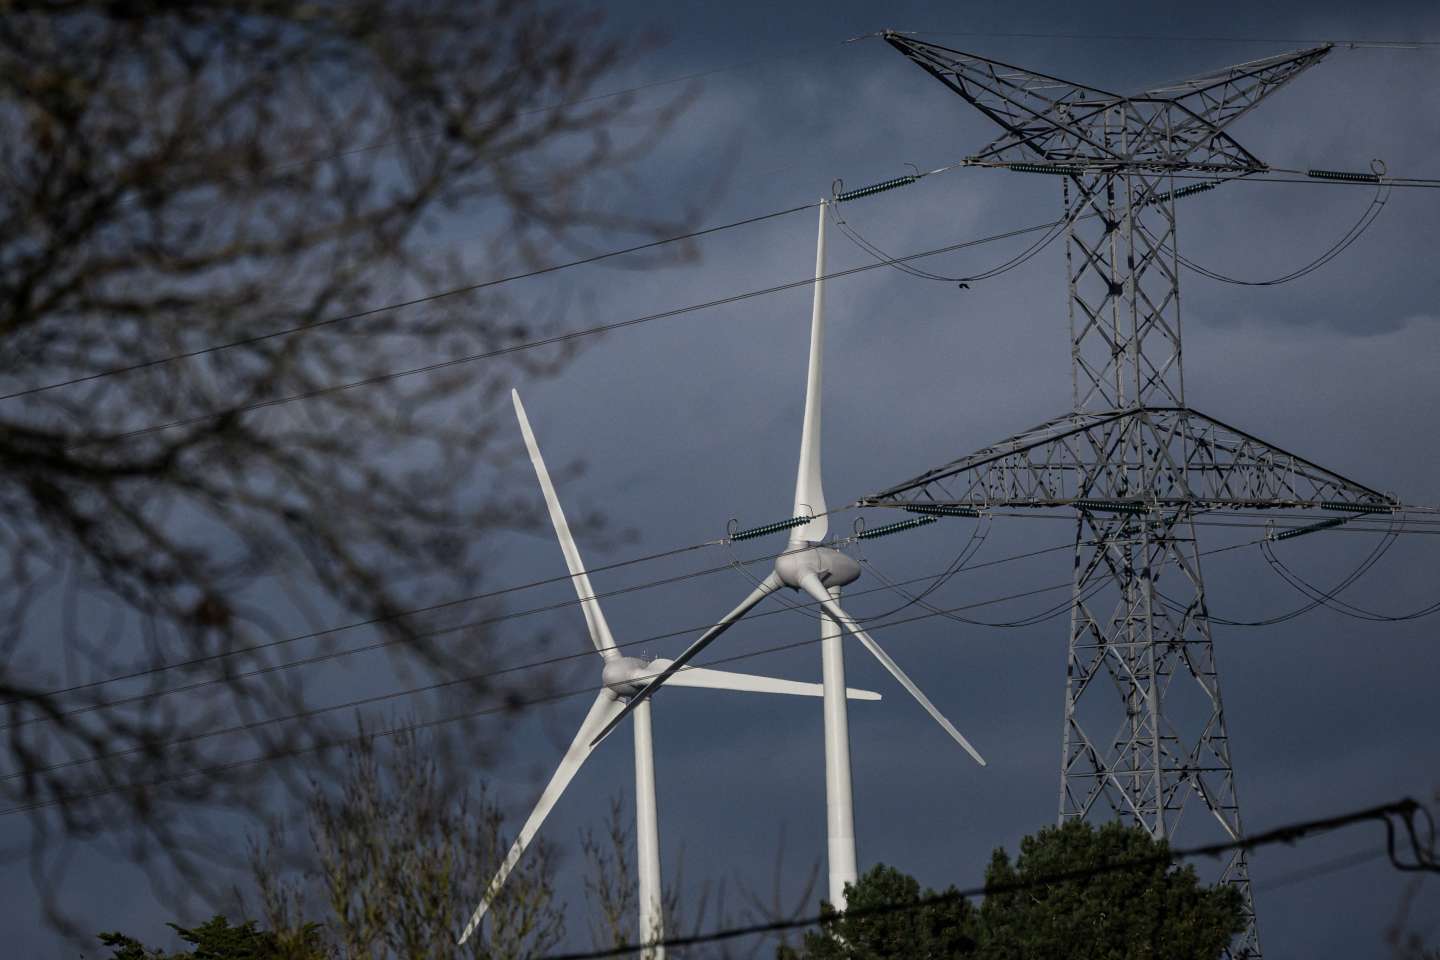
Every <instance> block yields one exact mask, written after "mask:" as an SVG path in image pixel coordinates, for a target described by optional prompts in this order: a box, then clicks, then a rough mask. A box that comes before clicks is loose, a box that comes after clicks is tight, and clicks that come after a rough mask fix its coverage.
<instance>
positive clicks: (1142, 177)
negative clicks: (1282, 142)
mask: <svg viewBox="0 0 1440 960" xmlns="http://www.w3.org/2000/svg"><path fill="white" fill-rule="evenodd" d="M885 39H886V41H887V42H888V43H890V44H891V45H892V46H894V47H895V48H896V49H898V50H900V51H901V52H902V53H904V54H905V55H906V56H907V57H909V58H910V59H911V60H913V61H914V62H915V63H917V64H919V65H920V66H921V67H923V68H924V69H925V70H926V71H928V72H929V73H930V74H932V75H933V76H935V77H936V78H937V79H939V80H940V81H941V82H942V83H944V84H945V85H946V86H948V87H949V88H950V89H952V90H954V91H955V92H956V93H958V94H959V95H960V96H961V97H963V98H964V99H965V100H967V101H968V102H969V103H970V104H971V105H973V106H974V107H976V108H977V109H979V110H980V111H981V112H982V113H984V114H985V115H986V116H988V117H989V118H990V119H992V120H994V121H995V122H996V123H998V124H999V125H1000V126H1001V127H1002V128H1004V133H1003V134H1002V135H1001V136H1000V138H999V139H997V140H995V141H994V142H993V143H991V144H990V145H989V146H987V147H985V148H984V149H983V150H981V151H980V152H979V153H977V154H975V155H974V156H972V157H970V158H968V160H967V162H968V163H969V164H972V165H979V166H997V167H1004V168H1009V169H1011V170H1020V171H1024V172H1030V173H1050V174H1055V175H1058V176H1059V177H1061V178H1063V180H1062V182H1063V184H1064V199H1065V213H1066V216H1065V227H1064V229H1065V231H1066V240H1067V248H1066V267H1067V276H1068V281H1069V284H1068V293H1069V297H1068V299H1069V319H1070V349H1071V376H1072V379H1073V385H1074V386H1073V389H1074V409H1073V410H1072V412H1070V413H1069V414H1067V415H1065V416H1062V417H1059V418H1056V419H1054V420H1052V421H1049V422H1047V423H1044V424H1041V425H1040V426H1038V427H1035V428H1033V429H1031V430H1028V431H1025V432H1024V433H1022V434H1020V435H1018V436H1015V437H1012V438H1010V439H1008V440H1005V441H1003V442H1001V443H999V444H996V445H995V446H993V447H989V448H987V449H985V450H982V451H979V452H978V453H975V454H973V455H971V456H968V457H964V458H961V459H960V460H956V461H954V462H951V463H949V464H946V465H945V466H942V467H939V468H937V469H935V470H932V471H930V472H929V473H926V474H923V475H921V476H919V477H916V478H914V479H912V480H909V481H906V482H904V483H901V484H898V485H896V486H893V487H891V488H889V489H887V490H885V491H882V492H880V493H877V494H875V495H873V496H871V497H868V498H866V500H865V501H863V502H865V503H868V504H870V505H875V506H899V507H910V508H911V509H917V508H918V509H922V510H923V509H925V507H926V506H929V507H930V508H931V509H934V508H935V507H938V506H952V507H955V506H958V507H973V508H978V509H985V508H999V507H1010V508H1013V507H1033V508H1065V509H1072V510H1074V511H1075V512H1076V514H1077V518H1078V522H1077V526H1076V538H1075V567H1074V581H1073V594H1072V606H1071V618H1070V635H1069V659H1068V669H1067V676H1066V685H1065V720H1064V735H1063V749H1062V756H1061V767H1060V814H1059V819H1060V821H1062V822H1063V821H1065V820H1068V819H1072V818H1084V817H1089V816H1092V815H1097V814H1103V813H1106V812H1109V813H1110V814H1112V815H1115V816H1119V817H1121V818H1123V819H1125V820H1128V821H1129V822H1132V823H1137V824H1140V825H1143V826H1144V827H1145V828H1146V829H1147V830H1148V831H1149V832H1150V833H1151V834H1152V835H1153V836H1155V837H1158V838H1166V839H1168V838H1171V837H1172V836H1174V835H1175V833H1176V830H1177V828H1179V827H1180V825H1181V820H1182V817H1183V815H1184V814H1185V812H1186V810H1187V807H1194V806H1195V805H1196V804H1198V805H1199V807H1200V808H1202V809H1203V811H1204V813H1205V814H1206V815H1208V816H1211V817H1213V818H1214V819H1215V820H1216V821H1218V823H1219V826H1220V828H1221V829H1222V830H1223V832H1224V834H1225V835H1227V836H1228V837H1230V838H1231V839H1239V838H1240V837H1242V836H1243V835H1244V830H1243V827H1242V825H1241V819H1240V807H1239V802H1238V799H1237V797H1236V790H1235V779H1234V772H1233V765H1232V763H1231V755H1230V740H1229V736H1228V734H1227V731H1226V727H1225V716H1224V711H1223V709H1222V706H1221V699H1220V685H1219V680H1218V675H1217V671H1216V665H1215V653H1214V648H1213V644H1212V641H1211V635H1210V624H1209V620H1208V618H1207V614H1206V605H1205V584H1204V580H1203V578H1202V576H1201V571H1200V561H1199V553H1198V550H1197V547H1196V541H1195V532H1194V523H1193V520H1194V517H1195V516H1196V514H1197V513H1200V512H1204V511H1206V510H1211V509H1216V508H1224V509H1237V508H1251V507H1255V508H1277V507H1282V508H1283V507H1291V508H1300V507H1308V508H1325V509H1332V510H1348V511H1351V512H1353V511H1358V510H1371V511H1383V510H1388V509H1389V505H1390V502H1391V501H1390V500H1389V499H1388V498H1386V497H1385V496H1383V495H1382V494H1380V493H1378V492H1376V491H1374V490H1372V489H1370V488H1368V487H1365V486H1362V485H1360V484H1357V483H1354V482H1353V481H1350V480H1347V479H1346V478H1344V477H1341V476H1339V475H1337V474H1335V473H1333V472H1331V471H1328V470H1325V469H1324V468H1322V467H1319V466H1316V465H1315V464H1313V463H1311V462H1309V461H1307V460H1304V459H1301V458H1300V457H1297V456H1295V455H1293V454H1290V453H1287V452H1285V451H1283V450H1280V449H1279V448H1277V447H1274V446H1271V445H1269V444H1267V443H1264V442H1263V441H1260V440H1258V439H1256V438H1255V437H1252V436H1250V435H1248V434H1245V433H1243V432H1242V431H1240V430H1238V429H1236V428H1234V427H1230V426H1228V425H1226V424H1222V423H1220V422H1219V421H1217V420H1215V419H1213V418H1211V417H1208V416H1206V415H1204V414H1201V413H1199V412H1197V411H1195V410H1192V409H1190V408H1188V407H1187V406H1186V405H1185V383H1184V375H1183V369H1182V363H1181V358H1182V351H1181V338H1180V294H1179V269H1178V255H1177V252H1176V234H1175V202H1176V200H1177V199H1178V198H1180V197H1184V196H1187V195H1189V194H1191V193H1197V192H1201V191H1202V190H1205V189H1209V188H1210V187H1212V186H1215V185H1216V184H1218V183H1220V182H1223V181H1224V180H1227V179H1232V178H1235V177H1243V176H1247V175H1250V174H1254V173H1259V172H1262V171H1264V170H1266V169H1267V168H1266V166H1265V164H1263V163H1262V162H1261V161H1259V160H1258V159H1256V158H1255V157H1254V156H1253V155H1252V154H1250V153H1249V152H1248V151H1247V150H1245V148H1243V147H1242V146H1240V144H1238V143H1237V142H1236V141H1235V140H1234V139H1232V138H1231V137H1230V136H1229V134H1228V133H1226V128H1227V127H1229V125H1230V124H1231V123H1233V122H1234V121H1235V120H1236V119H1237V118H1239V117H1240V116H1242V115H1243V114H1245V113H1246V112H1248V111H1249V110H1250V109H1251V108H1253V107H1254V106H1255V105H1256V104H1257V103H1259V102H1260V100H1261V99H1263V98H1264V97H1265V96H1267V95H1268V94H1270V93H1272V92H1274V91H1275V90H1277V89H1278V88H1280V87H1281V86H1282V85H1284V84H1285V83H1286V82H1287V81H1289V80H1290V79H1291V78H1293V77H1294V76H1295V75H1296V74H1298V73H1300V72H1301V71H1302V70H1304V69H1306V68H1307V67H1309V66H1312V65H1313V64H1315V63H1316V62H1318V61H1319V60H1320V59H1322V58H1323V57H1324V56H1325V55H1326V54H1327V53H1328V52H1329V50H1330V47H1329V46H1328V45H1327V46H1321V47H1316V48H1314V49H1310V50H1304V51H1300V52H1298V53H1290V54H1284V55H1281V56H1276V57H1270V58H1266V59H1263V60H1257V61H1253V62H1250V63H1244V64H1239V65H1237V66H1233V67H1229V68H1226V69H1224V70H1220V71H1218V72H1216V73H1213V74H1209V75H1206V76H1203V77H1198V78H1195V79H1192V80H1188V81H1184V82H1182V83H1177V84H1174V85H1172V86H1168V87H1163V88H1160V89H1156V90H1150V91H1147V92H1144V93H1141V94H1138V95H1136V96H1129V97H1127V96H1121V95H1118V94H1113V93H1109V92H1106V91H1104V90H1099V89H1096V88H1094V87H1088V86H1084V85H1082V84H1077V83H1072V82H1070V81H1067V80H1060V79H1058V78H1055V77H1050V76H1046V75H1044V74H1040V73H1035V72H1033V71H1030V70H1026V69H1023V68H1020V67H1014V66H1010V65H1008V64H1004V63H1001V62H999V61H996V60H991V59H988V58H985V57H979V56H974V55H971V54H966V53H961V52H959V51H956V50H951V49H948V48H946V47H941V46H937V45H935V44H931V43H926V42H923V41H919V40H916V39H913V38H911V37H908V36H903V35H899V34H893V33H891V34H886V35H885ZM1162 588H1163V592H1162ZM1106 678H1108V681H1107V679H1106ZM1117 693H1118V698H1117V697H1116V694H1117ZM1222 879H1223V880H1224V881H1225V882H1228V883H1232V884H1234V885H1235V886H1236V888H1237V889H1239V891H1240V893H1241V895H1242V898H1243V901H1244V904H1245V910H1246V915H1247V917H1248V926H1247V929H1246V930H1245V932H1244V933H1243V934H1242V935H1241V936H1240V937H1239V938H1238V939H1237V940H1236V942H1235V943H1234V944H1233V945H1232V948H1231V955H1232V956H1234V957H1259V956H1260V944H1259V938H1258V935H1257V933H1256V928H1255V922H1254V905H1253V901H1252V899H1251V895H1250V879H1249V865H1248V862H1247V858H1246V855H1245V853H1244V852H1243V851H1239V852H1237V853H1235V854H1234V855H1233V856H1232V857H1231V858H1230V859H1229V861H1228V862H1227V863H1226V864H1225V866H1224V868H1223V872H1222Z"/></svg>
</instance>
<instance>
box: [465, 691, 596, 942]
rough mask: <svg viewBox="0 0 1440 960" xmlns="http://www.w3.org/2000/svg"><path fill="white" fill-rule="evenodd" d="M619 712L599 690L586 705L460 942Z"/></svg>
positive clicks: (472, 915)
mask: <svg viewBox="0 0 1440 960" xmlns="http://www.w3.org/2000/svg"><path fill="white" fill-rule="evenodd" d="M619 712H620V701H618V700H616V699H615V698H614V697H612V696H611V695H610V691H609V690H601V691H600V695H599V696H597V697H596V698H595V702H594V703H593V704H591V706H590V712H589V713H587V714H586V715H585V721H584V722H583V723H581V724H580V729H579V730H578V731H577V732H576V734H575V739H574V740H572V741H570V747H569V749H567V750H566V751H565V756H564V757H563V758H562V759H561V761H560V766H559V767H557V768H556V770H555V774H554V775H553V776H552V777H551V778H550V782H549V783H548V784H546V785H545V791H544V792H543V793H541V794H540V800H539V802H537V803H536V804H535V809H534V810H532V811H530V818H529V819H528V820H526V821H525V825H524V826H522V827H521V828H520V832H519V833H518V834H517V835H516V836H515V842H514V843H513V844H512V845H511V847H510V852H509V853H507V854H506V855H505V860H504V861H503V862H502V863H501V864H500V869H499V870H498V871H496V873H495V879H493V880H491V881H490V886H488V887H486V888H485V896H484V897H483V898H482V899H481V900H480V905H479V906H478V907H476V908H475V912H474V913H473V914H471V915H470V922H469V923H467V924H466V925H465V932H464V933H462V934H460V943H464V942H465V941H466V940H468V939H470V935H471V934H472V933H474V932H475V930H476V929H477V928H478V927H479V926H480V919H481V918H482V917H484V916H485V911H486V910H487V909H489V907H490V902H491V901H492V900H494V899H495V895H496V894H498V893H499V892H500V888H501V887H502V886H504V885H505V878H506V877H508V876H510V871H512V870H514V869H515V865H516V864H517V863H519V862H520V857H521V856H522V855H523V854H524V853H525V848H526V847H527V846H529V845H530V841H531V840H532V839H533V838H534V837H535V833H536V831H538V830H539V829H540V825H541V824H542V823H544V822H545V817H546V816H547V815H548V814H549V813H550V810H551V808H552V807H554V806H555V803H556V801H557V800H559V799H560V795H561V794H562V793H564V792H565V788H566V787H568V786H570V781H571V780H573V779H575V774H576V773H578V772H579V770H580V765H581V764H583V763H584V762H585V759H586V758H587V757H588V756H590V753H591V751H592V750H594V749H595V748H594V745H593V743H592V742H591V741H592V738H593V737H594V736H595V732H596V731H597V730H599V729H600V728H601V727H603V726H604V725H605V724H606V722H607V721H609V720H610V718H611V717H613V716H614V715H615V714H617V713H619Z"/></svg>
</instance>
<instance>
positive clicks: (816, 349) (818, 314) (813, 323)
mask: <svg viewBox="0 0 1440 960" xmlns="http://www.w3.org/2000/svg"><path fill="white" fill-rule="evenodd" d="M828 213H829V206H828V204H825V203H821V204H820V229H819V234H818V236H817V238H816V241H815V293H814V297H815V299H814V303H813V305H812V307H811V311H810V369H809V373H808V374H807V376H806V378H805V424H804V426H803V427H802V428H801V431H800V467H799V469H798V470H797V471H796V473H795V512H794V513H793V514H792V516H796V517H803V516H807V515H809V516H813V517H814V518H815V519H814V520H811V521H810V522H809V523H807V524H805V525H804V526H802V527H796V528H795V529H794V531H792V532H791V534H790V539H791V540H794V541H802V540H803V541H809V542H811V543H819V542H820V541H821V540H824V539H825V534H826V533H828V532H829V530H830V519H829V517H828V516H826V512H827V510H828V509H829V508H828V507H826V506H825V490H824V488H823V487H822V485H821V482H820V373H821V367H822V361H823V359H824V352H825V284H824V283H823V282H822V281H821V279H820V278H821V277H823V276H824V275H825V217H826V215H827V214H828Z"/></svg>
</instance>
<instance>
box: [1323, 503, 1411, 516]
mask: <svg viewBox="0 0 1440 960" xmlns="http://www.w3.org/2000/svg"><path fill="white" fill-rule="evenodd" d="M1320 508H1321V509H1322V510H1343V511H1345V512H1346V513H1394V512H1395V508H1394V507H1392V506H1391V505H1390V504H1388V503H1343V502H1341V501H1339V500H1326V501H1325V502H1323V503H1321V504H1320Z"/></svg>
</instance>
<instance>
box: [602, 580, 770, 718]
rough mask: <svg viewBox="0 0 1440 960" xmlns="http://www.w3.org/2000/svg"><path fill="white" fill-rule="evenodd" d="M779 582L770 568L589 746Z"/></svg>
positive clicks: (633, 698)
mask: <svg viewBox="0 0 1440 960" xmlns="http://www.w3.org/2000/svg"><path fill="white" fill-rule="evenodd" d="M781 586H783V584H781V582H780V574H778V573H776V572H775V571H774V570H771V571H770V575H769V576H768V577H766V578H765V579H764V580H762V581H760V585H759V586H757V587H756V588H755V589H754V590H751V591H750V595H749V596H748V597H746V598H745V599H744V600H741V601H740V604H739V606H737V607H736V608H735V609H734V610H731V611H730V612H729V613H727V614H725V616H724V617H723V618H722V619H721V620H720V622H719V623H717V624H715V626H713V627H711V628H710V629H709V630H706V631H705V632H704V633H703V634H701V635H700V639H698V640H696V641H695V642H694V643H692V644H690V646H688V647H686V648H685V652H684V653H682V654H680V656H678V657H676V658H675V659H674V660H672V661H670V665H669V666H668V667H666V668H665V669H663V670H661V671H660V672H659V673H658V674H656V675H655V679H654V680H651V681H650V682H649V683H647V684H646V685H645V686H643V687H641V688H640V692H639V693H637V694H635V696H633V697H631V698H630V700H629V702H628V703H626V704H625V708H624V709H623V710H621V711H620V713H619V714H617V715H616V716H615V719H613V720H611V721H610V723H609V724H608V725H607V726H606V727H605V729H604V730H601V731H600V735H599V736H597V737H596V738H595V739H594V740H592V741H590V744H591V746H594V745H595V744H597V743H599V742H600V741H601V740H604V739H605V738H606V737H607V736H609V735H610V731H611V730H614V729H615V725H616V724H618V723H619V722H620V721H621V720H623V719H625V717H626V716H627V715H628V714H629V713H630V711H631V710H634V709H635V708H636V707H638V706H640V704H642V703H644V702H645V701H646V700H648V699H649V698H650V696H651V695H652V694H654V693H655V691H656V690H658V689H660V686H661V685H662V684H664V683H665V682H666V681H668V680H669V679H670V678H671V677H673V676H674V675H675V673H676V671H678V670H680V669H682V668H683V667H684V666H685V664H687V663H689V662H690V661H691V660H693V659H695V656H696V655H697V654H699V653H700V651H701V650H704V649H705V648H706V647H708V646H709V645H710V641H712V640H714V639H715V638H716V637H718V636H720V634H722V633H724V632H725V631H726V630H728V629H730V625H731V624H733V623H734V622H735V621H736V620H739V619H740V618H741V617H743V616H745V614H747V613H749V612H750V608H752V607H754V606H755V604H757V603H759V602H760V601H761V600H764V599H765V598H766V597H768V596H770V594H772V593H774V592H775V591H776V590H779V589H780V587H781Z"/></svg>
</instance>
